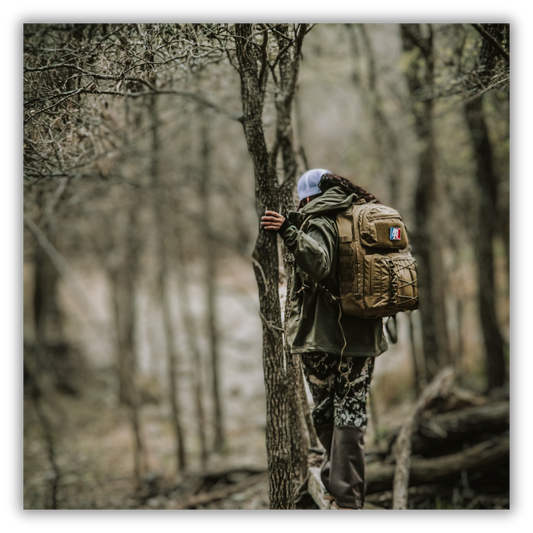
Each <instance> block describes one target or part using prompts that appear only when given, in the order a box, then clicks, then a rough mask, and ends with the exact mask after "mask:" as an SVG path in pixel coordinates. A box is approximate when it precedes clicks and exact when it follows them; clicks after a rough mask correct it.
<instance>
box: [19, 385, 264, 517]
mask: <svg viewBox="0 0 533 533" xmlns="http://www.w3.org/2000/svg"><path fill="white" fill-rule="evenodd" d="M101 392H102V397H104V395H105V391H101ZM102 397H100V398H99V397H98V394H97V391H95V390H92V391H91V393H87V392H86V393H85V394H79V395H78V396H71V395H68V396H66V395H54V400H53V405H48V406H47V405H46V404H45V403H44V402H43V405H44V407H45V409H44V411H45V416H46V419H47V424H49V426H50V427H51V431H50V434H51V438H52V442H53V447H54V460H55V463H56V470H57V472H58V473H59V477H58V478H56V476H55V474H54V468H53V467H52V463H51V461H50V454H49V447H48V445H47V440H46V437H45V434H44V432H43V426H42V424H41V422H40V419H39V416H38V413H37V410H36V408H35V404H34V402H33V401H32V400H31V399H30V398H25V402H24V455H23V459H24V509H50V508H53V507H54V506H55V508H57V509H166V508H172V506H173V504H174V503H175V499H173V498H172V497H170V498H167V497H165V495H164V494H166V493H171V492H172V489H173V488H175V487H179V486H180V485H181V484H182V483H184V482H186V480H187V479H188V478H190V477H191V476H194V475H195V473H201V472H203V471H213V470H214V471H216V470H220V469H221V468H224V469H231V467H232V466H234V467H235V468H243V467H244V468H246V467H248V466H249V467H250V468H252V469H255V470H258V471H261V470H263V471H266V449H265V439H264V431H261V430H260V429H259V428H253V427H252V428H243V429H242V430H240V431H239V430H232V431H230V432H229V433H228V435H227V440H228V443H229V445H228V446H227V447H226V450H225V451H224V453H223V454H211V456H210V457H209V461H208V463H207V464H206V466H205V468H201V467H200V466H198V464H197V463H198V461H195V460H194V458H193V460H192V461H191V462H195V463H196V464H195V466H193V467H190V468H188V469H187V470H186V472H185V473H183V474H181V475H175V471H176V461H175V453H174V444H173V443H174V436H173V432H172V426H171V423H170V416H169V413H168V412H166V411H165V409H163V408H162V407H161V406H159V405H157V404H146V405H144V406H143V408H142V426H143V430H144V434H145V439H146V447H147V452H148V471H147V474H146V476H145V477H144V480H143V481H142V482H141V483H139V482H138V481H137V480H136V479H135V476H134V475H133V474H134V462H133V437H132V431H131V427H130V422H129V419H128V413H127V411H126V410H125V409H124V408H118V407H117V406H116V405H111V404H110V402H109V401H104V400H103V399H102ZM191 455H192V454H191ZM54 487H55V489H54ZM54 493H55V495H54ZM151 495H153V496H151ZM54 499H55V503H54V502H53V500H54ZM197 508H210V509H268V483H267V481H266V478H264V479H263V480H262V481H260V482H258V483H255V484H254V485H253V486H251V487H250V488H248V489H246V490H243V491H242V492H239V493H237V494H231V495H229V496H228V497H227V498H225V499H222V500H218V501H215V502H211V503H210V504H209V505H206V506H202V505H200V506H198V507H197Z"/></svg>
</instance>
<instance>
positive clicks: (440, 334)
mask: <svg viewBox="0 0 533 533" xmlns="http://www.w3.org/2000/svg"><path fill="white" fill-rule="evenodd" d="M400 29H401V36H402V43H403V47H404V50H405V51H406V52H407V53H413V52H414V53H415V54H416V59H412V60H411V62H410V64H409V68H408V70H407V71H406V78H407V85H408V88H409V92H410V95H411V110H412V112H413V116H414V120H415V130H416V135H417V138H418V140H419V143H420V151H419V154H418V182H417V187H416V193H415V213H416V229H415V231H413V232H412V241H413V253H414V254H415V256H416V257H417V260H418V268H419V294H420V313H421V318H422V334H423V349H424V357H425V361H426V374H427V377H428V379H431V378H432V377H433V376H434V375H435V374H436V373H437V372H438V370H439V368H441V367H443V366H444V365H446V364H447V363H448V362H449V361H450V348H449V341H448V327H447V323H446V305H445V299H444V292H443V283H444V275H445V272H444V268H443V260H442V246H441V242H439V235H440V232H439V231H438V228H439V218H438V214H439V210H438V203H439V201H438V197H437V181H436V173H435V141H434V131H433V107H434V101H433V99H432V98H425V99H421V91H422V89H423V88H424V87H427V86H432V85H433V84H434V52H433V28H432V26H431V24H428V25H427V27H426V28H425V35H424V32H423V28H422V25H420V24H401V25H400Z"/></svg>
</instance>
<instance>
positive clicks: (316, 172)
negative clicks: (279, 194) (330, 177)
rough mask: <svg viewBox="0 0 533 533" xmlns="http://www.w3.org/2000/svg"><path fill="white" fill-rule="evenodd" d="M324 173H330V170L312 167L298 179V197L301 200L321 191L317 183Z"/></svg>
mask: <svg viewBox="0 0 533 533" xmlns="http://www.w3.org/2000/svg"><path fill="white" fill-rule="evenodd" d="M324 174H331V172H330V171H329V170H325V169H323V168H314V169H313V170H308V171H307V172H306V173H305V174H303V175H302V177H301V178H300V180H299V181H298V198H299V199H300V200H303V199H304V198H307V197H309V196H314V195H315V194H320V193H321V192H322V191H321V190H320V188H319V187H318V184H319V182H320V178H321V177H322V176H323V175H324Z"/></svg>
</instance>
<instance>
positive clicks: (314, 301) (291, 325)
mask: <svg viewBox="0 0 533 533" xmlns="http://www.w3.org/2000/svg"><path fill="white" fill-rule="evenodd" d="M355 200H357V196H356V195H354V194H351V195H347V194H346V193H345V192H344V191H343V190H342V189H341V188H339V187H334V188H331V189H329V190H328V191H326V192H325V193H324V194H323V195H321V196H319V197H318V198H316V199H315V200H313V201H312V202H310V203H308V204H307V205H306V206H305V207H304V208H303V209H302V210H301V211H300V212H294V211H291V212H290V213H289V214H288V216H287V218H288V219H289V221H290V222H291V223H292V224H291V225H290V226H289V227H287V228H286V229H285V230H284V231H283V232H282V233H281V237H282V238H283V240H284V241H285V245H286V246H287V248H288V249H289V250H290V252H291V253H292V254H293V255H294V258H295V269H294V277H293V289H292V293H291V302H290V314H289V319H288V331H287V337H288V341H289V344H290V346H291V351H292V353H299V354H305V353H313V352H326V353H332V354H337V355H340V354H341V351H342V350H343V346H344V344H345V341H344V339H346V347H345V348H344V352H343V355H345V356H347V357H373V356H377V355H379V354H381V353H383V352H384V351H385V350H386V349H387V347H388V345H387V341H386V339H385V336H384V335H383V327H382V320H381V318H377V319H369V318H365V319H363V318H357V317H355V316H348V315H344V314H342V315H340V306H339V304H338V303H337V302H336V301H332V300H331V299H330V298H328V296H327V293H326V292H325V291H324V290H322V289H321V288H320V287H319V286H318V285H317V282H320V285H322V286H325V287H326V288H327V289H328V290H329V291H330V292H331V293H332V294H334V295H338V285H339V283H338V268H339V267H338V253H339V252H338V250H339V245H338V240H339V238H338V231H337V226H336V223H335V217H336V212H337V211H339V210H343V209H346V208H348V207H349V206H350V205H351V203H352V202H353V201H355ZM309 216H311V218H308V217H309ZM306 219H308V220H307V222H306V223H305V225H304V228H303V230H304V231H302V230H300V229H299V228H300V227H301V226H302V223H303V222H304V221H305V220H306ZM339 317H340V318H339ZM339 320H340V324H339ZM341 326H342V329H341ZM343 332H344V336H343Z"/></svg>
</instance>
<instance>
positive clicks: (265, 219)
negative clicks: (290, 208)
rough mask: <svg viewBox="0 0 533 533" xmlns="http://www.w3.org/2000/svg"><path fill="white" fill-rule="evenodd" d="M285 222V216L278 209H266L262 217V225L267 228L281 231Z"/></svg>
mask: <svg viewBox="0 0 533 533" xmlns="http://www.w3.org/2000/svg"><path fill="white" fill-rule="evenodd" d="M284 222H285V217H284V216H283V215H280V214H279V213H276V211H265V214H264V215H263V216H262V217H261V226H263V228H264V229H267V230H273V231H279V230H280V229H281V226H283V223H284Z"/></svg>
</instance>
